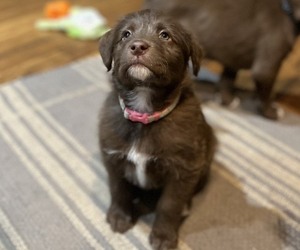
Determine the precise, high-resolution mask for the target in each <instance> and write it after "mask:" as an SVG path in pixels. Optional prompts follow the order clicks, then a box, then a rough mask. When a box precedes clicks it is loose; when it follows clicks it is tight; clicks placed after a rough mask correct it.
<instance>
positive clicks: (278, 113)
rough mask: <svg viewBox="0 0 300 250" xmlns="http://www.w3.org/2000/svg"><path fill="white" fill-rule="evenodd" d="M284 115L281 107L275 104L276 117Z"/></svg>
mask: <svg viewBox="0 0 300 250" xmlns="http://www.w3.org/2000/svg"><path fill="white" fill-rule="evenodd" d="M284 116H285V111H284V109H283V108H282V107H280V106H277V117H278V118H283V117H284Z"/></svg>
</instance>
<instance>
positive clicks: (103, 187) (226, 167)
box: [0, 57, 300, 250]
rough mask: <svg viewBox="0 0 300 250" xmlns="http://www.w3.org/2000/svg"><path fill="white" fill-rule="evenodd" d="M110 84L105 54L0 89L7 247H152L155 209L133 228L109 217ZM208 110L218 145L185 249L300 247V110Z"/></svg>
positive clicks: (187, 224)
mask: <svg viewBox="0 0 300 250" xmlns="http://www.w3.org/2000/svg"><path fill="white" fill-rule="evenodd" d="M109 90H110V87H109V84H108V78H107V74H106V70H105V68H104V66H103V65H102V64H101V60H100V58H99V57H92V58H89V59H86V60H83V61H79V62H76V63H74V64H71V65H67V66H65V67H62V68H59V69H56V70H54V71H51V72H47V73H43V74H39V75H35V76H31V77H27V78H22V79H20V80H16V81H14V82H11V83H9V84H4V85H2V86H1V87H0V249H9V250H10V249H18V250H27V249H30V250H31V249H32V250H34V249H36V250H44V249H53V250H64V249H65V250H71V249H82V250H88V249H117V250H123V249H124V250H128V249H150V246H149V243H148V235H149V232H150V228H151V223H152V221H153V215H150V216H147V217H145V218H142V219H141V220H140V221H139V222H138V224H137V225H136V226H135V227H134V228H133V229H132V230H130V231H129V232H127V233H126V234H125V235H120V234H115V233H112V232H111V230H110V228H109V226H108V225H107V224H106V222H105V213H106V210H107V208H108V204H109V195H108V189H107V182H106V177H107V176H106V173H105V171H104V169H103V166H102V163H101V159H100V157H99V153H98V152H99V150H98V144H97V123H98V112H99V109H100V106H101V105H102V102H103V100H104V98H105V96H106V95H107V93H108V92H109ZM203 110H204V113H205V115H206V117H207V120H208V121H209V123H210V124H211V125H212V126H213V127H214V129H215V131H216V135H217V137H218V139H219V148H218V151H217V154H216V157H215V161H214V163H213V166H212V176H211V181H210V183H209V185H208V186H207V188H206V189H205V190H204V191H203V192H202V193H201V194H199V195H197V196H196V197H195V199H194V202H193V208H192V211H191V215H190V217H188V218H187V219H186V220H185V221H184V224H183V226H182V228H181V230H180V242H179V249H195V250H198V249H199V250H297V249H300V117H297V116H294V115H292V114H289V113H287V114H286V116H285V118H284V119H283V120H281V121H279V122H272V121H269V120H266V119H263V118H261V117H259V116H257V115H255V114H253V113H247V112H245V111H244V110H234V111H233V110H228V109H224V108H222V107H220V106H219V105H217V104H214V103H207V104H205V105H203Z"/></svg>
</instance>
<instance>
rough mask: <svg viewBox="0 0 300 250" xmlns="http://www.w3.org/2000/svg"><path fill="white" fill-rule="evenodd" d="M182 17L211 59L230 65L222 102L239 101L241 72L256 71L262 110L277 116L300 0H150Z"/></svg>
mask: <svg viewBox="0 0 300 250" xmlns="http://www.w3.org/2000/svg"><path fill="white" fill-rule="evenodd" d="M145 2H146V5H145V7H146V8H152V9H159V10H161V11H163V12H165V13H166V14H169V15H171V16H173V17H174V18H175V19H176V20H178V21H180V22H181V24H182V25H183V26H185V27H186V28H187V29H188V30H189V31H190V32H191V33H193V35H195V37H196V38H197V39H198V42H199V44H201V46H203V48H204V52H205V55H206V57H207V58H211V59H215V60H217V61H219V62H220V63H222V64H223V65H224V72H223V75H222V77H221V84H220V87H221V96H222V103H223V104H224V105H229V104H230V103H231V102H232V100H233V91H234V88H233V83H234V80H235V78H236V74H237V71H238V70H240V69H251V71H252V76H253V80H254V82H255V85H256V89H257V94H258V97H259V99H260V101H261V105H260V107H259V109H260V112H262V114H263V115H264V116H265V117H268V118H271V119H277V116H278V114H277V110H276V108H275V107H274V106H273V105H272V101H273V100H272V99H273V97H272V95H271V94H272V89H273V85H274V81H275V79H276V76H277V73H278V71H279V68H280V66H281V63H282V61H283V59H284V58H285V57H286V56H287V55H288V53H289V52H290V50H291V48H292V46H293V44H294V42H295V38H296V35H298V34H299V32H300V0H260V1H257V0H239V1H236V0H185V1H181V0H173V1H169V0H146V1H145Z"/></svg>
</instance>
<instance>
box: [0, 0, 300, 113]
mask: <svg viewBox="0 0 300 250" xmlns="http://www.w3.org/2000/svg"><path fill="white" fill-rule="evenodd" d="M48 1H49V0H39V1H36V0H26V1H25V0H23V1H21V0H1V1H0V84H1V83H3V82H6V81H9V80H13V79H16V78H18V77H21V76H26V75H29V74H33V73H37V72H41V71H46V70H49V69H52V68H55V67H58V66H61V65H64V64H66V63H70V62H72V61H74V60H77V59H80V58H83V57H87V56H90V55H94V54H97V53H98V42H97V41H85V42H84V41H78V40H73V39H70V38H68V37H67V36H65V35H64V34H63V33H59V32H40V31H38V30H36V29H35V28H34V23H35V21H36V20H37V19H39V18H42V16H43V7H44V5H45V3H46V2H48ZM142 2H143V0H130V1H128V0H74V1H72V4H73V5H81V6H93V7H95V8H97V9H98V10H99V11H100V12H101V13H102V14H103V15H104V16H105V17H106V18H107V21H108V25H109V26H112V25H113V24H114V23H115V22H116V21H117V20H118V19H120V18H121V17H122V16H123V15H124V14H125V13H128V12H131V11H135V10H138V9H140V7H141V5H142ZM205 65H208V66H209V67H211V68H212V69H216V70H217V71H218V70H219V67H218V66H216V64H215V63H211V62H208V63H206V64H205ZM239 79H242V80H243V82H247V81H248V82H249V86H252V85H253V84H252V83H251V80H250V77H249V73H247V72H246V73H245V72H242V73H241V74H240V75H239ZM276 91H277V93H279V94H278V100H279V101H280V102H281V104H283V105H284V106H285V107H286V108H288V109H290V110H292V111H295V112H297V113H299V114H300V39H298V42H297V43H296V46H295V49H294V51H293V52H292V53H291V55H290V56H289V57H288V58H287V59H286V60H285V62H284V64H283V66H282V68H281V71H280V74H279V76H278V79H277V83H276Z"/></svg>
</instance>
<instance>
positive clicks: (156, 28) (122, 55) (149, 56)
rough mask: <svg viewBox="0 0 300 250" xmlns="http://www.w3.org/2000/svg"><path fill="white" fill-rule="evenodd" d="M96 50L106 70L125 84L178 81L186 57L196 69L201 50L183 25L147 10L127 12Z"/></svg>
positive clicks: (172, 82)
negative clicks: (111, 71) (98, 51)
mask: <svg viewBox="0 0 300 250" xmlns="http://www.w3.org/2000/svg"><path fill="white" fill-rule="evenodd" d="M99 50H100V54H101V57H102V60H103V62H104V64H105V66H106V67H107V69H108V71H110V70H111V69H112V68H113V76H114V77H115V78H117V80H118V81H120V82H122V84H123V85H126V86H128V87H134V86H136V85H137V84H138V85H141V86H142V85H146V86H150V85H154V86H155V87H165V86H167V85H170V84H174V83H175V82H177V83H178V82H180V81H181V80H182V79H183V77H184V75H185V72H186V69H187V65H188V61H189V59H191V61H192V64H193V73H194V74H197V73H198V71H199V67H200V59H201V54H202V53H201V49H200V48H199V47H198V46H197V45H196V44H195V42H194V41H193V39H192V38H191V36H190V34H188V33H187V32H186V31H185V30H184V29H183V28H182V26H180V25H179V24H177V23H175V22H174V21H171V20H168V19H167V18H165V17H163V16H162V15H160V14H159V13H157V12H154V11H150V10H143V11H140V12H136V13H132V14H129V15H128V16H126V17H125V18H124V19H123V20H121V21H120V22H119V23H118V25H117V26H116V27H115V28H113V29H111V30H110V31H108V32H107V33H106V34H105V35H104V36H103V37H102V38H101V39H100V45H99Z"/></svg>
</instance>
